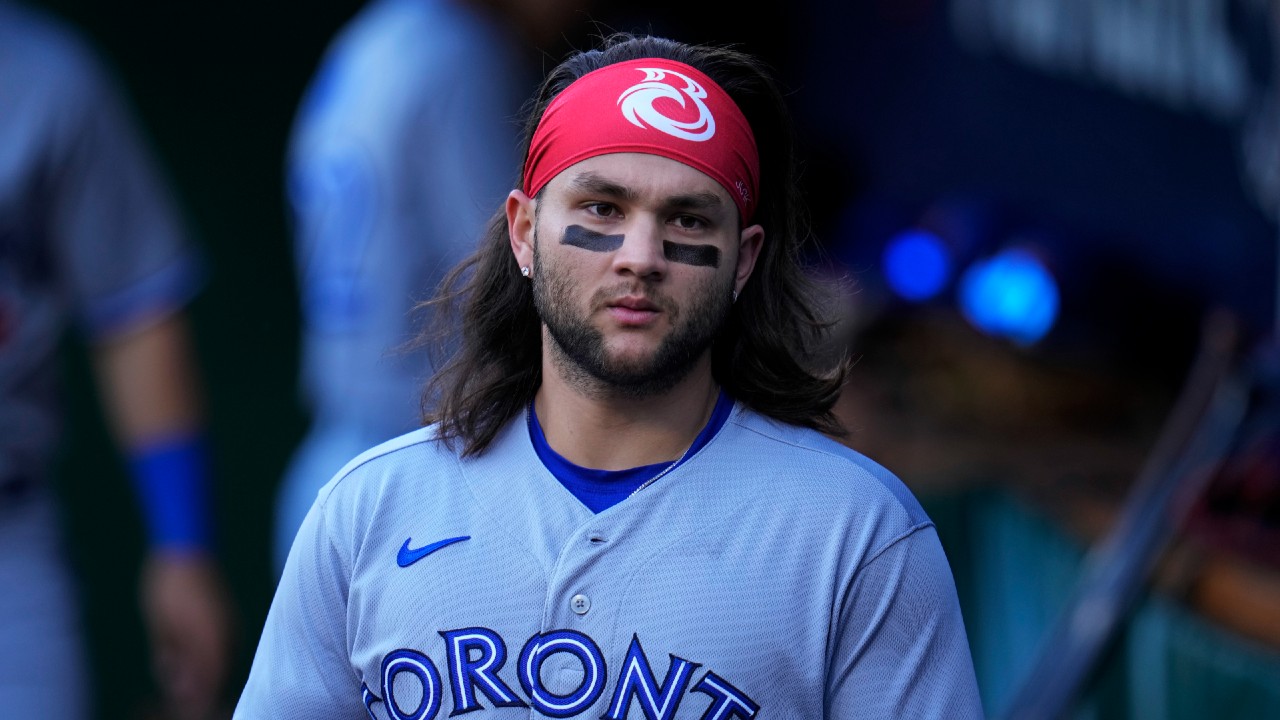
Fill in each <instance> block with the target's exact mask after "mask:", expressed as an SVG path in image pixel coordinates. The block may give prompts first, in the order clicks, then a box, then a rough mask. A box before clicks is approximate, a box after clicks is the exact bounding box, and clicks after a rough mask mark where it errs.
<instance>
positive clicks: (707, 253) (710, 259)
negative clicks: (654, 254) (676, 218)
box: [662, 240, 720, 267]
mask: <svg viewBox="0 0 1280 720" xmlns="http://www.w3.org/2000/svg"><path fill="white" fill-rule="evenodd" d="M662 253H663V254H664V255H666V256H667V259H668V260H670V261H671V262H678V263H683V264H685V265H700V266H703V267H720V248H718V247H716V246H714V245H686V244H684V243H675V242H671V241H670V240H663V241H662Z"/></svg>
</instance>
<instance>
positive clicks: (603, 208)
mask: <svg viewBox="0 0 1280 720" xmlns="http://www.w3.org/2000/svg"><path fill="white" fill-rule="evenodd" d="M587 212H589V213H591V214H592V215H595V216H596V217H599V218H611V217H616V216H617V214H618V208H616V207H614V206H612V205H610V204H609V203H591V204H589V205H587Z"/></svg>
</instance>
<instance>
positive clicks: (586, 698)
mask: <svg viewBox="0 0 1280 720" xmlns="http://www.w3.org/2000/svg"><path fill="white" fill-rule="evenodd" d="M560 653H568V654H570V655H573V656H574V657H576V658H577V659H578V662H580V663H582V683H581V684H579V685H578V687H577V688H576V689H575V690H574V691H573V692H570V693H569V694H567V695H556V694H555V693H552V692H550V691H549V690H547V689H546V688H545V687H543V685H542V663H544V662H546V660H547V658H549V657H551V656H552V655H557V654H560ZM605 676H606V668H605V665H604V653H602V652H600V647H599V646H597V645H596V643H595V641H594V640H592V639H591V638H589V637H587V636H586V635H583V634H582V633H580V632H576V631H573V630H556V631H553V632H549V633H543V634H539V635H534V636H533V637H531V638H529V641H528V642H526V643H525V644H524V649H523V650H521V651H520V685H521V686H522V687H523V688H524V691H525V692H526V693H528V695H529V702H530V703H531V704H532V705H533V707H534V708H535V709H537V711H538V712H540V713H542V714H544V715H550V716H551V717H573V716H574V715H577V714H578V713H580V712H582V711H583V710H586V709H587V708H589V707H591V704H592V703H594V702H595V701H596V698H598V697H600V693H601V692H604V683H605Z"/></svg>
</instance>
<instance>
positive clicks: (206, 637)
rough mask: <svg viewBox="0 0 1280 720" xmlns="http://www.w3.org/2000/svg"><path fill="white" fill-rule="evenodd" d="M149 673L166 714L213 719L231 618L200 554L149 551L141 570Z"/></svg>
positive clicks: (218, 581) (217, 578)
mask: <svg viewBox="0 0 1280 720" xmlns="http://www.w3.org/2000/svg"><path fill="white" fill-rule="evenodd" d="M141 594H142V613H143V618H144V620H145V621H146V624H147V630H148V634H149V636H150V641H151V658H152V668H151V671H152V673H153V674H154V676H155V679H156V685H157V687H158V688H159V689H160V692H161V694H162V696H163V697H162V700H163V702H164V704H165V709H166V713H165V714H166V716H167V717H171V718H175V719H176V720H207V719H208V718H211V717H214V714H215V711H217V710H218V706H219V702H220V701H221V697H222V690H223V684H224V683H225V681H226V678H227V664H228V659H229V656H230V647H229V646H230V639H231V627H230V624H231V617H230V611H229V605H228V602H227V593H226V589H225V587H224V585H223V581H222V577H221V574H220V573H219V572H218V569H217V568H216V567H215V565H214V562H213V560H212V558H209V557H207V556H204V555H190V554H177V553H165V552H159V551H158V552H153V553H151V555H149V556H148V557H147V560H146V565H145V566H144V567H143V571H142V587H141Z"/></svg>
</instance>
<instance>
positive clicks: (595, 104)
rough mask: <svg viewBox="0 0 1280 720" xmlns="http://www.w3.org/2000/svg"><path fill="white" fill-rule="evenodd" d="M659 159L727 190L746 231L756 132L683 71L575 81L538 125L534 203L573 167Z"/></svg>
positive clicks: (615, 71) (756, 169)
mask: <svg viewBox="0 0 1280 720" xmlns="http://www.w3.org/2000/svg"><path fill="white" fill-rule="evenodd" d="M625 152H638V153H647V154H650V155H661V156H662V157H666V158H670V159H672V160H676V161H678V162H682V163H684V164H685V165H688V166H689V167H692V168H694V169H696V170H700V171H701V172H703V173H706V174H707V175H708V176H710V177H711V178H712V179H713V180H715V181H716V182H718V183H720V184H721V185H722V186H724V188H725V190H727V191H728V192H729V196H730V197H732V198H733V201H734V202H735V203H737V205H738V212H739V214H740V215H741V217H742V222H743V224H744V225H745V224H746V223H747V222H749V221H750V220H751V217H752V215H753V214H754V213H755V209H756V195H757V194H758V192H759V187H760V184H759V176H760V158H759V155H757V153H756V141H755V137H754V136H752V134H751V126H750V125H749V124H747V119H746V117H744V116H743V115H742V111H741V110H739V109H738V106H737V105H736V104H734V102H733V100H732V99H731V98H730V97H729V95H728V93H726V92H725V91H724V90H723V89H721V88H720V86H719V85H717V84H715V82H714V81H712V80H711V78H709V77H707V76H706V75H704V74H703V73H701V72H699V71H698V70H696V69H694V68H692V67H690V66H688V65H685V64H684V63H679V62H675V61H672V60H661V59H657V58H646V59H643V60H631V61H628V62H623V63H618V64H616V65H608V66H606V67H603V68H600V69H599V70H593V71H592V72H589V73H587V74H586V75H583V76H582V77H580V78H578V79H577V80H575V81H573V83H572V84H571V85H569V87H567V88H565V89H564V91H562V92H561V93H560V94H559V95H558V96H556V98H555V99H554V100H552V101H551V104H550V105H548V106H547V110H546V112H544V113H543V114H542V119H541V120H540V121H539V122H538V129H537V131H536V132H534V134H533V140H532V141H531V142H530V143H529V157H528V159H526V160H525V165H524V179H523V184H524V192H525V194H526V195H529V196H530V197H532V196H534V195H536V194H538V191H539V190H541V189H542V187H543V186H544V185H546V184H547V183H548V182H549V181H550V180H551V178H553V177H555V176H556V175H558V174H560V173H561V172H563V171H564V170H565V169H566V168H568V167H569V166H571V165H573V164H575V163H578V162H581V161H583V160H586V159H587V158H592V157H595V156H597V155H607V154H609V153H625Z"/></svg>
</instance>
